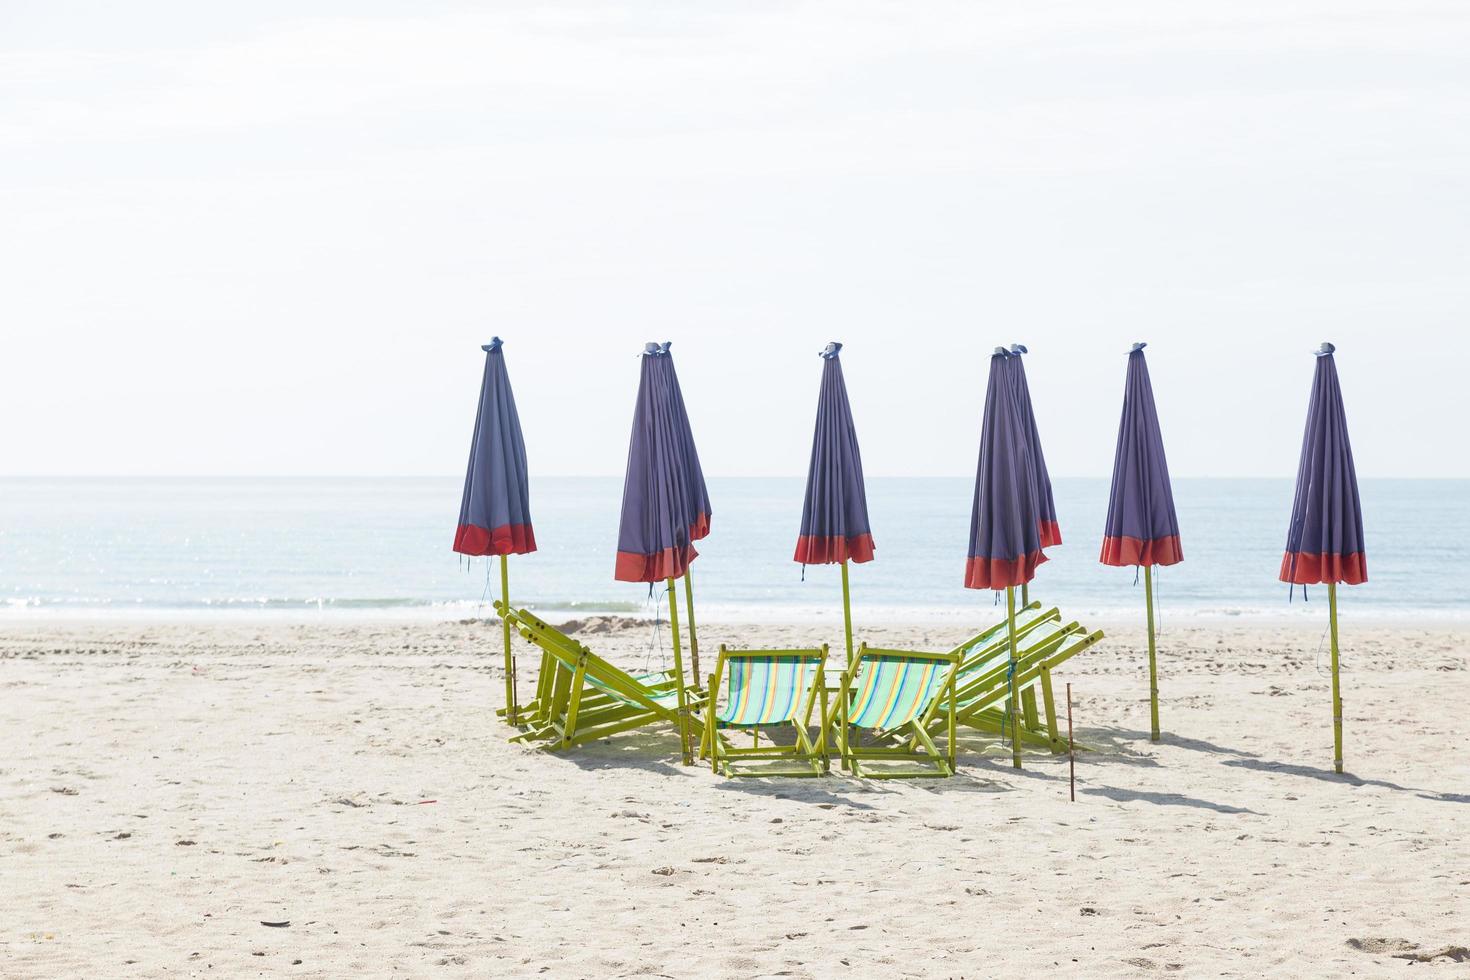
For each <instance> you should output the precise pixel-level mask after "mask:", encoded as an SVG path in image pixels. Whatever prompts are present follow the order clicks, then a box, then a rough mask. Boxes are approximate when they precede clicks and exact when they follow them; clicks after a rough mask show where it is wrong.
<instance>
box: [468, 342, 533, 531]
mask: <svg viewBox="0 0 1470 980" xmlns="http://www.w3.org/2000/svg"><path fill="white" fill-rule="evenodd" d="M502 343H503V342H502V341H501V339H500V338H499V337H495V338H493V339H492V340H491V341H490V343H488V344H486V345H485V346H484V347H483V348H481V349H482V350H484V351H485V376H484V380H483V381H481V383H480V407H479V409H478V410H477V411H476V413H475V434H474V437H473V439H472V440H471V442H470V464H469V471H468V472H467V473H466V474H465V478H464V498H463V500H462V501H461V503H460V506H459V526H458V528H457V529H456V530H455V532H454V550H455V551H457V552H459V553H460V554H462V555H524V554H527V553H528V552H532V551H535V550H536V536H535V534H534V533H532V530H531V508H530V502H529V501H530V492H529V480H528V477H527V473H526V443H525V440H524V439H523V438H522V437H521V420H520V416H519V415H517V414H516V402H515V396H514V395H513V394H512V393H511V389H510V375H509V374H507V373H506V370H505V354H504V352H502V351H501V349H500V348H501V344H502Z"/></svg>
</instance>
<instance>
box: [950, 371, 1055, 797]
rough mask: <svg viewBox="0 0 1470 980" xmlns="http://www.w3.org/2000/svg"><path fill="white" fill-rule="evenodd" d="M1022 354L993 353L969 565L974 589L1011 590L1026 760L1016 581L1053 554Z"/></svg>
mask: <svg viewBox="0 0 1470 980" xmlns="http://www.w3.org/2000/svg"><path fill="white" fill-rule="evenodd" d="M1012 357H1017V358H1018V357H1019V355H1013V354H1011V352H1010V351H1007V350H1006V349H1005V348H1004V347H997V348H996V349H995V353H994V354H993V355H992V356H991V358H990V379H989V381H988V382H987V383H986V387H985V415H984V418H983V420H982V421H981V423H980V462H979V466H978V468H977V471H976V474H975V504H974V508H973V509H972V511H971V513H970V552H969V559H968V561H967V562H966V564H965V587H966V588H968V589H1005V590H1006V627H1007V632H1008V635H1009V640H1010V659H1011V671H1010V698H1009V700H1008V701H1007V704H1006V715H1007V722H1008V724H1009V725H1010V727H1011V757H1012V763H1013V765H1015V767H1016V768H1017V769H1019V768H1020V767H1021V741H1020V735H1019V732H1018V731H1017V729H1018V727H1019V725H1018V724H1017V712H1018V709H1019V707H1020V704H1019V700H1018V697H1017V691H1016V675H1015V664H1016V586H1018V585H1026V584H1027V583H1029V582H1030V581H1031V580H1032V579H1033V578H1035V577H1036V567H1037V566H1038V565H1040V564H1041V563H1042V562H1044V561H1046V555H1044V554H1043V553H1042V551H1041V517H1040V514H1041V512H1040V508H1039V506H1038V504H1037V499H1036V498H1037V494H1036V483H1035V480H1034V479H1033V478H1032V470H1031V465H1032V464H1031V462H1030V460H1029V459H1028V458H1027V455H1028V449H1027V431H1026V426H1025V424H1024V421H1023V419H1022V418H1021V417H1020V414H1021V413H1020V409H1019V398H1018V397H1017V395H1016V392H1015V390H1014V378H1015V374H1014V373H1013V372H1012V370H1011V365H1009V364H1008V363H1007V361H1008V359H1010V358H1012Z"/></svg>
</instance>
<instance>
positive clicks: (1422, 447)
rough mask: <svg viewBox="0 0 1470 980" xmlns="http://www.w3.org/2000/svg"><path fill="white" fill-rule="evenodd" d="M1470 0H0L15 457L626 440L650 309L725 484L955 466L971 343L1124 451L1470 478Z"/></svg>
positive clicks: (1, 228) (597, 467) (1081, 435)
mask: <svg viewBox="0 0 1470 980" xmlns="http://www.w3.org/2000/svg"><path fill="white" fill-rule="evenodd" d="M1467 51H1470V8H1467V7H1466V5H1465V4H1464V3H1463V2H1441V3H1419V2H1412V0H1392V2H1389V0H1385V2H1379V3H1369V2H1354V0H1348V2H1343V0H1322V2H1302V3H1291V4H1283V3H1280V2H1278V0H1270V2H1255V0H1232V2H1229V3H1225V2H1220V3H1214V4H1208V5H1206V4H1180V3H1173V2H1163V0H1158V2H1117V3H1109V4H1096V3H1090V2H1087V3H1083V2H1077V3H1045V2H1037V3H1026V4H999V3H976V2H972V0H965V2H953V3H944V2H936V3H923V4H915V3H872V2H853V0H845V2H840V3H831V4H822V3H750V2H741V3H698V4H691V3H673V2H669V3H653V2H650V3H641V4H607V3H590V2H589V3H586V4H575V3H560V4H558V3H540V2H538V3H531V2H525V3H503V4H483V3H475V4H469V3H465V4H457V3H438V4H430V3H419V2H414V3H407V2H404V3H391V2H361V0H354V2H351V3H347V2H343V3H314V4H313V3H300V2H291V3H285V2H252V3H249V4H230V5H225V4H204V3H198V2H188V0H181V2H176V3H130V4H105V3H100V2H99V3H67V2H43V0H35V2H26V0H0V432H3V436H0V474H89V473H106V474H114V473H126V474H431V473H432V474H438V473H442V474H451V473H454V474H457V473H462V472H463V468H464V464H465V458H466V455H467V452H468V448H469V437H470V431H471V428H472V425H473V421H474V411H475V401H476V397H477V393H478V386H479V376H480V371H481V367H482V361H483V355H482V354H481V352H480V350H479V345H480V344H482V343H484V342H486V341H487V340H488V339H489V338H490V336H491V335H492V334H499V335H500V336H502V337H504V338H505V339H506V348H505V350H506V355H507V361H508V364H509V367H510V371H511V377H512V379H513V381H514V385H515V389H516V395H517V399H518V401H519V404H520V412H521V417H522V420H523V423H524V426H525V429H526V437H527V443H528V446H529V451H530V457H531V465H532V468H533V472H535V473H537V474H621V473H622V470H623V465H624V461H625V455H626V446H627V437H628V426H629V422H630V420H631V416H632V408H633V399H634V394H635V391H636V386H637V379H638V362H637V360H636V358H635V356H634V355H635V354H636V352H637V351H638V350H639V349H640V347H641V346H642V344H643V342H644V341H646V340H672V341H674V347H673V351H674V354H675V360H676V363H677V365H678V369H679V374H680V377H681V379H682V380H683V384H684V388H685V399H686V401H687V402H688V405H689V410H690V415H691V417H692V420H693V424H694V427H695V435H696V437H697V439H698V443H699V449H700V453H701V456H702V458H703V459H704V463H705V469H706V472H708V473H711V474H715V475H734V474H760V475H765V474H793V475H794V474H800V473H804V472H805V469H806V457H807V453H808V450H809V447H810V439H811V426H812V419H813V414H814V409H815V402H816V396H817V388H818V381H819V377H820V374H821V362H820V360H819V359H818V358H817V356H816V354H817V351H818V350H820V349H821V347H822V346H823V345H824V344H825V343H826V342H827V341H829V340H834V339H835V340H841V341H844V342H845V343H846V345H847V346H846V350H845V351H844V354H843V361H844V365H845V368H846V374H847V381H848V388H849V392H850V394H851V397H852V401H853V411H854V414H855V416H856V421H857V424H858V434H859V438H860V441H861V444H862V449H863V455H864V460H865V463H866V465H867V470H868V472H869V474H870V475H892V474H903V473H914V474H952V475H962V474H963V475H971V474H973V472H974V465H975V455H976V447H977V443H978V434H979V422H980V413H981V406H982V404H983V394H984V393H983V390H982V389H983V387H984V383H985V377H986V370H987V367H988V364H987V357H988V353H989V351H990V349H991V348H992V347H993V346H994V345H995V344H997V343H1010V342H1013V341H1020V342H1022V343H1025V344H1027V345H1028V346H1029V347H1030V348H1031V351H1032V353H1031V355H1030V357H1029V359H1028V362H1027V369H1028V373H1029V376H1030V379H1031V387H1032V391H1033V395H1034V398H1035V400H1036V405H1037V413H1038V416H1039V421H1040V427H1041V434H1042V438H1043V442H1044V445H1045V447H1046V452H1047V457H1048V461H1049V463H1050V465H1051V468H1052V470H1053V472H1054V473H1056V474H1059V475H1105V474H1107V473H1108V472H1109V471H1110V468H1111V465H1112V455H1113V446H1114V439H1115V436H1116V427H1117V421H1118V411H1119V403H1120V398H1121V394H1122V387H1123V376H1124V370H1125V366H1126V356H1125V355H1126V352H1127V350H1128V347H1129V345H1130V344H1131V343H1132V342H1133V341H1135V340H1147V341H1149V342H1150V346H1149V348H1148V353H1149V358H1150V364H1151V367H1152V371H1153V378H1154V386H1155V392H1156V395H1157V398H1158V401H1159V410H1160V414H1161V418H1162V421H1163V426H1164V438H1165V442H1166V445H1167V448H1168V452H1169V459H1170V463H1171V466H1172V469H1173V471H1174V472H1175V474H1176V475H1277V476H1291V475H1292V474H1294V472H1295V466H1296V455H1297V451H1298V448H1299V445H1300V439H1301V427H1302V423H1303V419H1304V416H1305V410H1306V402H1307V396H1308V392H1309V388H1310V381H1311V375H1312V370H1313V358H1312V356H1311V351H1312V349H1313V348H1314V347H1315V346H1316V345H1317V344H1318V343H1319V342H1320V341H1322V340H1332V341H1334V342H1335V343H1336V344H1337V345H1338V347H1339V354H1338V365H1339V371H1340V373H1341V377H1342V383H1343V389H1344V393H1345V396H1346V399H1347V407H1348V418H1349V423H1350V426H1351V431H1352V437H1353V443H1354V449H1355V452H1356V454H1357V459H1358V466H1359V471H1360V473H1361V474H1363V475H1371V476H1388V475H1413V476H1461V477H1464V476H1470V453H1467V452H1466V446H1467V439H1466V436H1465V429H1466V426H1467V423H1470V393H1467V392H1470V370H1467V368H1470V356H1467V355H1470V340H1467V334H1466V330H1467V327H1470V186H1467V175H1470V57H1467V54H1466V53H1467Z"/></svg>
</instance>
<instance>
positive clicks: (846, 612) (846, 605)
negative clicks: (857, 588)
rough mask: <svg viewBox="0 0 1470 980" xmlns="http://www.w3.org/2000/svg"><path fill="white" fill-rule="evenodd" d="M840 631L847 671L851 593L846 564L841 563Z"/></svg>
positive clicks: (850, 657)
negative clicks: (844, 646) (842, 637)
mask: <svg viewBox="0 0 1470 980" xmlns="http://www.w3.org/2000/svg"><path fill="white" fill-rule="evenodd" d="M842 630H843V634H844V635H845V636H846V637H847V669H848V670H852V657H853V653H852V593H851V592H849V591H848V588H847V562H846V561H844V562H843V563H842Z"/></svg>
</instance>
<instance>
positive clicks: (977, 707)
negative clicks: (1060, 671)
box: [921, 621, 1104, 753]
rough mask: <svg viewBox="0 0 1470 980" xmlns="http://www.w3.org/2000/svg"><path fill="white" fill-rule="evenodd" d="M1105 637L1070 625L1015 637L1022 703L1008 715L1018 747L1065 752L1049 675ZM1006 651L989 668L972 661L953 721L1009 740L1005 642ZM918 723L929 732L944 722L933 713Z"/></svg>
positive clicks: (1051, 626) (959, 686)
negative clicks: (1014, 725) (1012, 717)
mask: <svg viewBox="0 0 1470 980" xmlns="http://www.w3.org/2000/svg"><path fill="white" fill-rule="evenodd" d="M1103 635H1104V634H1103V631H1102V630H1092V631H1090V632H1089V631H1088V630H1087V629H1086V628H1085V627H1083V626H1081V625H1080V624H1078V623H1077V622H1075V621H1074V622H1071V623H1067V624H1065V625H1061V624H1056V623H1047V624H1044V625H1042V626H1040V627H1037V628H1034V629H1032V630H1030V631H1028V632H1027V633H1026V635H1025V637H1024V641H1023V640H1022V638H1018V642H1017V651H1016V666H1015V675H1016V690H1017V694H1018V696H1019V698H1020V701H1021V704H1020V706H1019V707H1018V708H1017V707H1012V709H1011V710H1012V711H1014V712H1015V714H1016V720H1017V722H1018V726H1017V735H1018V736H1019V737H1020V740H1021V742H1022V743H1024V744H1029V745H1034V746H1036V747H1038V748H1044V749H1047V750H1048V751H1050V752H1053V753H1060V752H1065V751H1066V750H1067V740H1066V738H1065V736H1064V734H1063V733H1062V731H1061V730H1060V726H1059V725H1058V722H1057V703H1056V695H1055V691H1054V687H1053V684H1052V671H1054V670H1055V669H1056V668H1057V667H1059V666H1061V665H1062V664H1063V663H1065V662H1066V661H1068V660H1070V659H1072V658H1073V657H1075V656H1077V655H1078V654H1079V653H1082V652H1083V651H1084V650H1087V649H1089V648H1090V647H1092V646H1094V645H1095V644H1096V643H1097V642H1098V641H1099V640H1101V639H1102V638H1103ZM1005 646H1006V648H1007V649H1005V650H1004V651H1003V655H1002V656H1000V657H994V656H992V657H991V659H990V661H989V662H988V663H987V662H985V661H976V663H975V665H974V667H973V669H972V670H971V671H970V672H969V674H968V676H966V675H964V674H962V675H961V678H960V680H959V682H958V684H957V685H956V686H957V693H956V696H955V716H956V718H957V719H958V720H959V722H960V724H963V725H965V726H966V727H968V728H974V729H977V730H980V731H985V732H990V733H992V734H996V735H1000V736H1002V737H1009V736H1010V726H1009V724H1008V719H1009V717H1010V715H1009V713H1008V712H1007V707H1006V705H1007V702H1008V701H1009V700H1010V696H1011V694H1010V672H1011V664H1010V656H1009V650H1008V647H1009V641H1007V642H1006V644H1005ZM1038 688H1040V691H1041V702H1042V704H1041V707H1042V709H1043V710H1044V711H1045V720H1044V723H1043V719H1042V717H1041V714H1040V712H1038V706H1037V703H1036V692H1037V689H1038ZM921 723H922V724H923V726H924V727H925V728H926V729H928V730H929V731H935V730H937V729H938V728H939V726H940V725H941V724H942V723H943V719H941V718H939V717H938V715H937V713H936V712H934V711H933V710H931V711H930V712H929V713H927V714H926V716H925V717H924V719H923V720H922V722H921ZM1081 747H1082V748H1086V746H1081Z"/></svg>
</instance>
